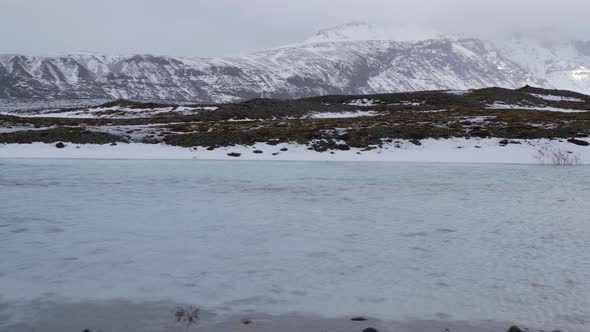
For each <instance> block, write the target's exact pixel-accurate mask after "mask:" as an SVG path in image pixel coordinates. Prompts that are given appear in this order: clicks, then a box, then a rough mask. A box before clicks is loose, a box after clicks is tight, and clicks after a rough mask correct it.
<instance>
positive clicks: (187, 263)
mask: <svg viewBox="0 0 590 332" xmlns="http://www.w3.org/2000/svg"><path fill="white" fill-rule="evenodd" d="M589 188H590V168H588V167H574V168H560V167H551V166H530V165H528V166H518V165H453V164H389V163H305V162H239V161H235V162H214V161H210V162H204V161H199V162H190V161H92V160H85V161H83V160H77V161H72V160H61V161H52V160H34V161H27V160H3V161H0V285H1V287H0V303H3V304H4V306H0V312H1V314H0V317H4V318H5V321H9V322H10V323H11V324H13V323H14V322H15V321H18V320H19V319H23V318H22V317H23V315H24V314H23V308H27V307H30V308H32V307H33V305H32V304H31V303H39V301H47V302H50V303H60V304H67V303H76V302H87V303H90V302H93V303H99V302H100V301H112V300H115V299H116V300H127V301H134V302H136V303H148V302H153V301H171V302H183V303H194V304H198V305H201V306H203V307H205V308H207V309H208V310H211V311H213V312H218V313H220V312H223V313H227V314H234V313H239V312H245V311H247V310H255V311H257V312H264V313H268V314H278V315H281V314H286V313H290V312H298V313H302V314H306V313H309V314H314V315H322V316H326V317H339V316H345V315H361V314H366V315H371V316H374V317H379V318H382V319H441V320H482V319H484V320H496V321H511V322H519V323H521V324H523V325H529V326H532V327H541V328H561V329H569V331H584V330H587V329H588V325H589V324H590V254H589V253H590V224H589V222H588V220H589V217H588V216H589V214H590V203H589V202H590V189H589ZM1 326H2V323H0V327H1Z"/></svg>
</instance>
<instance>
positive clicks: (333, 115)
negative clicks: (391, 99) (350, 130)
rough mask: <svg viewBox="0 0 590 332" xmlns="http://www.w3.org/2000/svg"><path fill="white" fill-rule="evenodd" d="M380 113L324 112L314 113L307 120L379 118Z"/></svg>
mask: <svg viewBox="0 0 590 332" xmlns="http://www.w3.org/2000/svg"><path fill="white" fill-rule="evenodd" d="M378 115H379V112H374V111H355V112H323V113H314V114H311V115H309V116H307V117H306V118H308V119H345V118H360V117H363V116H378Z"/></svg>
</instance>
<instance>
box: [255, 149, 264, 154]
mask: <svg viewBox="0 0 590 332" xmlns="http://www.w3.org/2000/svg"><path fill="white" fill-rule="evenodd" d="M253 152H254V153H256V154H262V153H264V152H263V151H261V150H254V151H253Z"/></svg>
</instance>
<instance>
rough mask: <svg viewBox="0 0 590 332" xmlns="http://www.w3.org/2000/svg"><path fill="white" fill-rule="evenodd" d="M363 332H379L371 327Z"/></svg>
mask: <svg viewBox="0 0 590 332" xmlns="http://www.w3.org/2000/svg"><path fill="white" fill-rule="evenodd" d="M363 332H379V330H377V329H376V328H373V327H368V328H366V329H364V330H363Z"/></svg>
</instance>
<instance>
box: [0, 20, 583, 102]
mask: <svg viewBox="0 0 590 332" xmlns="http://www.w3.org/2000/svg"><path fill="white" fill-rule="evenodd" d="M371 35H374V36H382V37H383V38H386V34H385V33H381V32H379V31H378V30H377V29H375V28H374V27H372V26H370V25H367V24H365V23H360V22H355V23H353V24H348V25H343V26H341V27H336V28H331V29H325V30H322V31H320V32H318V34H317V35H316V36H314V37H312V38H311V39H308V40H306V41H304V42H302V43H300V44H293V45H287V46H285V47H281V48H274V49H269V50H262V51H258V52H255V53H251V54H248V55H245V56H240V57H225V58H181V57H168V56H155V55H149V54H135V55H126V56H124V55H121V56H113V55H96V54H87V53H78V54H68V55H56V56H45V57H43V56H24V55H0V98H2V99H68V98H107V99H109V98H110V99H120V98H124V99H152V100H167V99H170V100H186V101H194V102H207V103H210V102H231V101H240V100H246V99H251V98H256V97H260V96H262V95H264V96H266V97H271V98H279V99H285V98H302V97H309V96H317V95H326V94H338V95H358V94H374V93H390V92H401V91H420V90H446V89H450V90H460V89H467V88H483V87H490V86H499V87H505V88H517V87H521V86H524V85H527V84H530V85H535V86H540V87H547V88H564V89H569V90H574V91H579V92H582V93H584V92H585V93H588V92H590V51H588V52H586V51H585V50H586V48H584V45H587V44H585V43H579V44H575V43H574V42H572V43H569V44H567V43H566V44H563V45H561V46H559V47H555V48H553V49H551V48H543V47H542V46H540V45H537V44H534V43H523V44H519V43H516V42H512V43H508V44H506V45H503V46H502V47H496V46H495V44H493V43H491V42H487V41H483V40H480V39H477V38H459V37H441V38H436V39H425V40H416V41H393V40H387V39H371V40H364V39H366V38H367V36H371ZM314 38H315V39H314ZM564 45H565V46H564ZM587 48H588V50H590V46H589V47H587Z"/></svg>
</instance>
